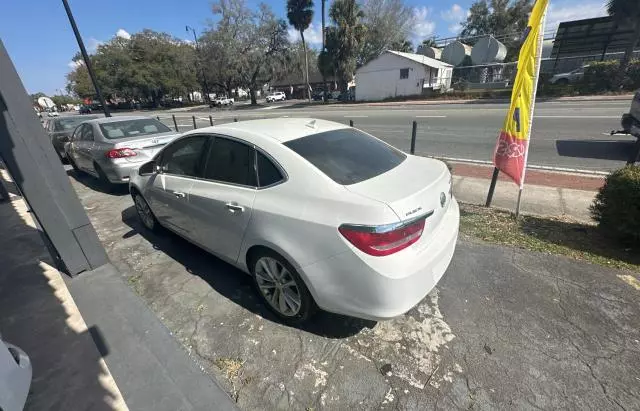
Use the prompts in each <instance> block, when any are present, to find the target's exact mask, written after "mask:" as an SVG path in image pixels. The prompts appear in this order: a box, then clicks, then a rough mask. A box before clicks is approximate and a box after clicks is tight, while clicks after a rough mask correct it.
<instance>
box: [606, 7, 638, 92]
mask: <svg viewBox="0 0 640 411" xmlns="http://www.w3.org/2000/svg"><path fill="white" fill-rule="evenodd" d="M607 13H609V15H610V16H612V17H613V19H614V20H615V21H616V22H617V23H618V24H624V25H627V24H628V25H630V26H631V27H630V28H631V29H632V30H633V35H632V36H631V39H630V41H629V44H628V45H627V48H626V49H625V51H624V56H623V57H622V61H621V62H620V69H619V70H618V74H617V76H616V79H615V81H614V83H613V84H614V85H615V86H617V87H619V86H621V85H622V81H623V80H624V76H625V72H626V71H627V66H628V65H629V62H630V61H631V57H632V56H633V49H634V48H635V46H636V44H638V41H640V1H638V0H609V2H608V3H607Z"/></svg>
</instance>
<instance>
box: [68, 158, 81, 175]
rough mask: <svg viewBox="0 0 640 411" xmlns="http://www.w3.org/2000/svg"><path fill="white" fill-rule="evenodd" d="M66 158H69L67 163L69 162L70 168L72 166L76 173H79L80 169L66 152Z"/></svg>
mask: <svg viewBox="0 0 640 411" xmlns="http://www.w3.org/2000/svg"><path fill="white" fill-rule="evenodd" d="M67 160H69V164H71V168H73V171H75V172H76V173H79V172H80V169H79V168H78V166H77V165H76V162H75V161H74V160H73V157H71V156H70V155H69V154H67Z"/></svg>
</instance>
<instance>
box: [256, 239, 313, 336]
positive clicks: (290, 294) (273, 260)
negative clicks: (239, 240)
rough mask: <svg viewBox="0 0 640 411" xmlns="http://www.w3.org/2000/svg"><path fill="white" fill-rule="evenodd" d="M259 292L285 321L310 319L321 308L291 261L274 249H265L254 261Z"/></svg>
mask: <svg viewBox="0 0 640 411" xmlns="http://www.w3.org/2000/svg"><path fill="white" fill-rule="evenodd" d="M250 266H251V267H250V269H251V274H252V275H253V281H254V285H255V287H256V289H257V291H258V294H260V296H261V297H262V299H263V300H264V301H265V302H266V303H267V306H268V307H269V308H270V309H271V311H273V312H274V313H275V314H276V315H277V316H278V317H279V318H280V319H281V320H283V321H284V322H286V323H290V324H299V323H303V322H305V321H307V320H308V319H309V318H310V317H311V316H312V315H313V314H314V313H315V311H316V310H317V306H316V303H315V301H314V300H313V297H312V296H311V293H310V292H309V290H308V289H307V286H306V285H305V283H304V281H302V278H300V275H298V273H297V271H296V270H295V268H293V266H292V265H291V264H289V262H288V261H287V260H285V259H284V258H282V257H281V256H280V255H278V254H276V253H274V252H272V251H268V250H265V251H261V252H260V253H258V254H257V255H256V256H255V257H254V258H253V259H252V261H251V262H250Z"/></svg>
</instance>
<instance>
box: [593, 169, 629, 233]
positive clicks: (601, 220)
mask: <svg viewBox="0 0 640 411" xmlns="http://www.w3.org/2000/svg"><path fill="white" fill-rule="evenodd" d="M591 215H592V216H593V219H594V220H596V221H597V222H598V225H599V227H600V228H601V229H603V230H604V231H605V232H607V233H610V234H612V235H613V236H615V237H618V238H619V239H621V240H623V241H627V242H631V243H634V244H639V245H640V166H626V167H624V168H621V169H620V170H617V171H614V172H613V173H611V174H610V175H609V176H608V177H607V179H606V181H605V184H604V186H603V187H602V188H601V189H600V192H598V194H597V196H596V199H595V201H594V203H593V205H592V206H591Z"/></svg>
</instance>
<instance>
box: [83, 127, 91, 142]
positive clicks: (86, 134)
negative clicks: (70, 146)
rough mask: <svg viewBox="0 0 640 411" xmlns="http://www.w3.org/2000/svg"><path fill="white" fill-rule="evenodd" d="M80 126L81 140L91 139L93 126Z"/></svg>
mask: <svg viewBox="0 0 640 411" xmlns="http://www.w3.org/2000/svg"><path fill="white" fill-rule="evenodd" d="M82 127H83V129H82V140H84V141H93V127H91V126H90V125H89V124H85V125H83V126H82Z"/></svg>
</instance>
